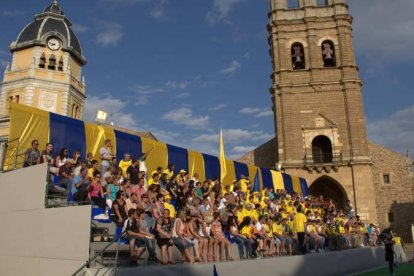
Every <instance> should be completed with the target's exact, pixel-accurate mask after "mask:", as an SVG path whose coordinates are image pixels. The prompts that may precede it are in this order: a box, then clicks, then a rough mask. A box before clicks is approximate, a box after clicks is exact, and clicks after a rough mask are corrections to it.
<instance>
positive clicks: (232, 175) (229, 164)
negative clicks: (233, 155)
mask: <svg viewBox="0 0 414 276" xmlns="http://www.w3.org/2000/svg"><path fill="white" fill-rule="evenodd" d="M225 164H226V170H227V172H226V175H225V176H224V178H223V180H222V185H223V186H227V185H231V184H232V183H233V180H235V179H236V170H235V168H234V162H233V161H232V160H229V159H226V163H225Z"/></svg>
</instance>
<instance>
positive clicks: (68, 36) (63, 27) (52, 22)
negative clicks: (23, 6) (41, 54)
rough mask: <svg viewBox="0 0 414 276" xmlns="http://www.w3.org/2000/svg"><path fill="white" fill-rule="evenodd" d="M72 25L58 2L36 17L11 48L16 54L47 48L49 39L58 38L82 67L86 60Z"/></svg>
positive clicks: (55, 1)
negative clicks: (31, 48) (25, 50)
mask: <svg viewBox="0 0 414 276" xmlns="http://www.w3.org/2000/svg"><path fill="white" fill-rule="evenodd" d="M71 26H72V23H71V22H70V21H69V19H68V18H67V17H66V16H65V14H64V12H63V10H62V8H61V7H60V5H59V3H58V1H57V0H53V2H52V3H51V4H50V5H48V6H47V7H46V8H45V9H44V10H43V12H42V13H41V14H39V15H36V16H35V18H34V21H33V22H31V23H29V24H28V25H27V26H26V27H25V28H24V29H23V30H22V31H21V32H20V34H19V36H18V37H17V39H16V41H15V42H13V43H12V44H11V46H10V50H11V51H12V52H15V51H17V50H20V49H24V48H29V47H32V46H45V45H46V43H47V41H48V39H49V38H51V37H57V38H59V39H60V40H61V41H62V50H63V51H67V52H70V53H71V54H72V55H73V56H74V57H75V58H76V59H77V60H78V61H79V62H80V63H81V64H82V65H85V64H86V59H85V57H84V56H83V53H82V47H81V45H80V42H79V39H78V38H77V37H76V35H75V33H74V32H73V30H72V28H71Z"/></svg>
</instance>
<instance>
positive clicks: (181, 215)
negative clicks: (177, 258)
mask: <svg viewBox="0 0 414 276" xmlns="http://www.w3.org/2000/svg"><path fill="white" fill-rule="evenodd" d="M186 219H187V214H186V211H185V210H179V211H178V214H177V218H176V220H175V222H174V227H173V235H172V236H173V241H174V244H175V246H177V248H178V250H180V252H181V254H182V256H183V259H184V261H187V262H189V263H190V264H192V263H194V261H193V258H192V257H191V255H190V251H189V248H190V247H192V244H191V243H190V242H188V241H187V240H186V239H185V237H186V236H187V234H186V233H185V232H184V229H185V223H186Z"/></svg>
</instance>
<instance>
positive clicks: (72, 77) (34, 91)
mask: <svg viewBox="0 0 414 276" xmlns="http://www.w3.org/2000/svg"><path fill="white" fill-rule="evenodd" d="M71 26H72V24H71V22H70V21H69V19H68V18H67V17H66V15H65V14H64V12H63V10H62V9H61V7H60V5H59V4H58V1H57V0H54V1H53V2H52V3H51V4H50V5H48V6H47V7H46V8H45V9H44V10H43V12H42V13H41V14H38V15H36V16H35V17H34V21H33V22H31V23H29V24H28V25H27V26H26V27H25V28H24V29H23V30H22V31H21V32H20V34H19V35H18V37H17V39H16V41H14V42H12V43H11V45H10V51H11V52H12V54H13V56H12V62H11V64H10V65H8V66H7V67H6V70H5V72H4V78H3V82H2V86H1V89H2V90H1V94H0V117H3V118H4V117H6V118H7V117H8V116H9V112H10V109H9V106H10V102H17V103H20V104H24V105H27V106H32V107H36V108H39V109H43V110H46V111H50V112H54V113H58V114H61V115H65V116H69V117H72V118H76V119H82V117H83V110H84V104H85V100H86V96H85V82H84V78H83V76H82V67H83V66H84V65H85V64H86V59H85V57H84V56H83V53H82V48H81V45H80V43H79V40H78V38H77V37H76V35H75V33H74V32H73V30H72V29H71Z"/></svg>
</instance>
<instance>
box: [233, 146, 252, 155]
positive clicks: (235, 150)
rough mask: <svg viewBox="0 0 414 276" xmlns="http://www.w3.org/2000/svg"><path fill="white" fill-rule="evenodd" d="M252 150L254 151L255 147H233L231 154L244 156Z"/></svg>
mask: <svg viewBox="0 0 414 276" xmlns="http://www.w3.org/2000/svg"><path fill="white" fill-rule="evenodd" d="M254 149H256V147H253V146H236V147H233V148H232V149H231V151H232V153H233V154H235V155H236V154H237V155H244V154H246V153H247V152H249V151H252V150H254Z"/></svg>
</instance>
